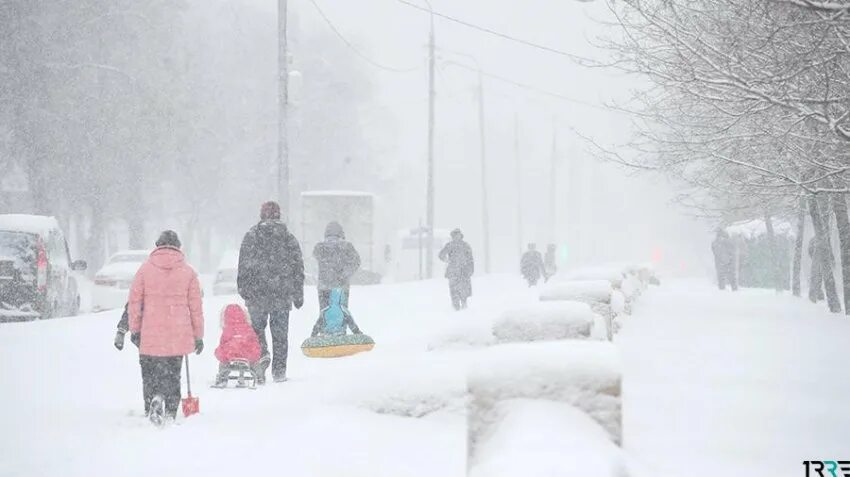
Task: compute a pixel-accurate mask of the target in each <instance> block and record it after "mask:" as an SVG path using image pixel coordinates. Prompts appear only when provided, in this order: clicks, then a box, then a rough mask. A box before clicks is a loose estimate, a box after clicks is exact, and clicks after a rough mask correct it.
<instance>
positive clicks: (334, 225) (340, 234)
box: [325, 222, 345, 239]
mask: <svg viewBox="0 0 850 477" xmlns="http://www.w3.org/2000/svg"><path fill="white" fill-rule="evenodd" d="M328 237H337V238H341V239H344V238H345V231H344V230H342V225H340V224H339V222H330V223H328V226H327V227H325V238H328Z"/></svg>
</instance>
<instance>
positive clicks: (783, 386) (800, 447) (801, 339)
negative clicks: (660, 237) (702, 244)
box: [617, 281, 850, 477]
mask: <svg viewBox="0 0 850 477" xmlns="http://www.w3.org/2000/svg"><path fill="white" fill-rule="evenodd" d="M617 342H618V344H619V345H620V347H621V352H622V358H623V363H624V367H625V369H624V382H623V399H624V446H625V449H626V450H627V452H628V453H629V454H630V455H631V457H632V458H633V459H635V460H637V461H639V462H640V463H642V464H645V465H646V467H647V468H648V470H649V471H650V472H649V473H648V474H649V475H665V476H680V475H689V476H706V477H708V476H720V475H741V476H744V475H746V476H761V475H764V476H786V475H787V476H800V475H803V464H802V461H803V460H815V459H832V460H850V368H848V366H850V358H848V343H850V318H847V317H844V316H843V315H831V314H829V313H827V312H826V311H825V310H823V309H822V307H821V306H815V305H812V304H811V303H809V302H808V301H805V300H802V299H796V298H794V297H792V296H790V294H787V293H786V294H785V295H780V296H777V295H776V293H775V292H772V291H764V290H742V291H740V292H738V293H734V294H733V293H730V292H725V293H721V292H720V291H719V290H717V289H716V288H714V287H713V286H710V285H709V284H708V283H707V282H702V281H684V282H668V283H665V284H664V286H662V287H660V288H654V289H653V290H652V291H651V292H650V293H648V294H647V295H646V296H645V297H644V301H642V302H641V303H640V304H639V306H638V307H637V310H636V312H635V315H634V316H633V317H631V318H630V319H628V320H626V325H625V327H624V329H623V331H622V332H621V334H620V335H619V337H618V339H617Z"/></svg>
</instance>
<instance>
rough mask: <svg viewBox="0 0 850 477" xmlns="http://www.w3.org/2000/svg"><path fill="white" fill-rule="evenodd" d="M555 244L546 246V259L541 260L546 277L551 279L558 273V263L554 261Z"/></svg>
mask: <svg viewBox="0 0 850 477" xmlns="http://www.w3.org/2000/svg"><path fill="white" fill-rule="evenodd" d="M555 250H556V247H555V244H553V243H550V244H549V245H547V246H546V257H545V258H544V259H543V263H544V268H543V269H544V270H546V274H545V275H544V276H546V277H549V278H551V277H553V276H554V275H555V274H556V273H558V263H557V262H558V261H557V260H556V259H555Z"/></svg>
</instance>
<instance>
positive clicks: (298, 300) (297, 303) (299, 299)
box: [292, 293, 304, 310]
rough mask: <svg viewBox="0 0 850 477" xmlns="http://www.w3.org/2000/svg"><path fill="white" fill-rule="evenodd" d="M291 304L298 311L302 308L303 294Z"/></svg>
mask: <svg viewBox="0 0 850 477" xmlns="http://www.w3.org/2000/svg"><path fill="white" fill-rule="evenodd" d="M292 304H293V305H295V308H296V309H298V310H300V309H301V307H302V306H304V294H303V293H302V294H300V295H299V296H297V297H295V299H294V300H292Z"/></svg>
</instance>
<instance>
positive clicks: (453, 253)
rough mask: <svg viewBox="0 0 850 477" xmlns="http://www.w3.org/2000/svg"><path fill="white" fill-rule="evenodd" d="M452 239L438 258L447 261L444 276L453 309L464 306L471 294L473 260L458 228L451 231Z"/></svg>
mask: <svg viewBox="0 0 850 477" xmlns="http://www.w3.org/2000/svg"><path fill="white" fill-rule="evenodd" d="M451 237H452V241H451V242H449V243H447V244H446V245H445V246H444V247H443V249H442V250H440V260H442V261H444V262H446V263H447V265H446V278H448V279H449V294H450V295H451V298H452V306H454V309H455V310H460V309H462V308H466V306H467V299H469V297H470V296H472V274H473V273H474V272H475V260H474V258H473V256H472V247H470V246H469V244H468V243H466V242H465V241H464V240H463V233H462V232H461V231H460V229H454V230H452V233H451Z"/></svg>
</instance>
